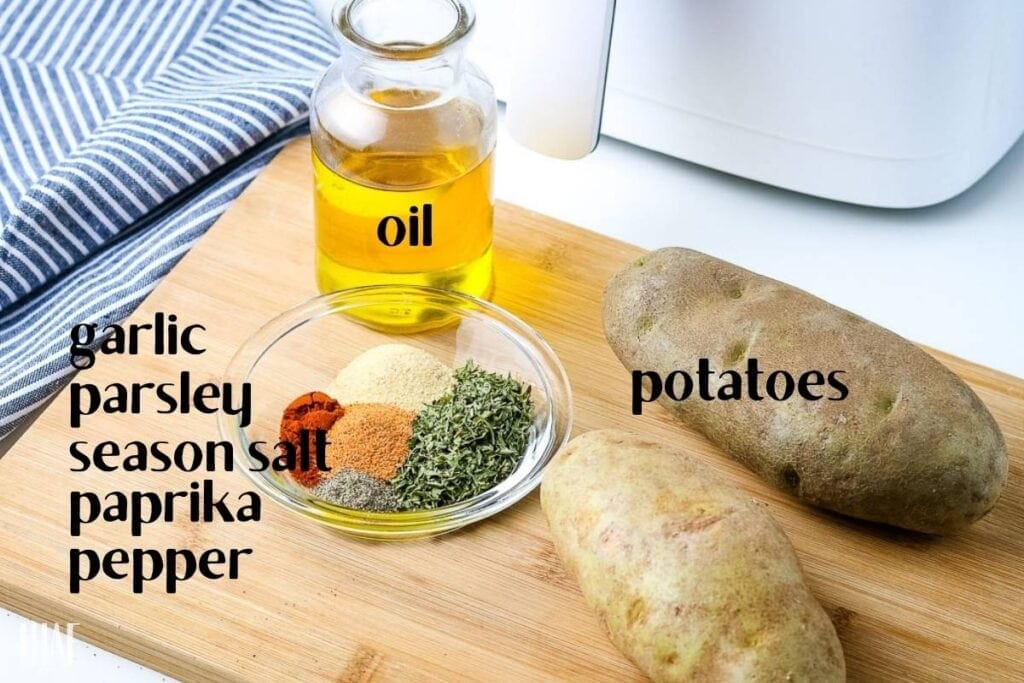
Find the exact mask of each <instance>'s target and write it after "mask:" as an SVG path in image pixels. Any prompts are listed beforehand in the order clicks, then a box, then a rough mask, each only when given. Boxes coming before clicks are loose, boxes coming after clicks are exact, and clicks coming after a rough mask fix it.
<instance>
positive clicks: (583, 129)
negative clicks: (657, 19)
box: [506, 0, 615, 159]
mask: <svg viewBox="0 0 1024 683" xmlns="http://www.w3.org/2000/svg"><path fill="white" fill-rule="evenodd" d="M516 12H517V14H516V32H515V36H516V46H517V49H516V55H515V63H514V67H513V71H512V87H511V90H510V92H509V97H508V116H507V119H506V120H507V122H508V127H509V131H510V132H511V133H512V137H513V138H515V139H516V140H517V141H519V142H520V143H522V144H523V145H525V146H527V147H529V148H531V149H533V150H536V151H538V152H540V153H542V154H546V155H548V156H553V157H558V158H560V159H579V158H580V157H583V156H586V155H587V154H589V153H590V152H592V151H593V150H594V147H595V146H597V140H598V136H599V135H600V133H601V110H602V108H603V106H604V89H605V77H606V75H607V72H608V51H609V49H610V47H611V36H612V22H613V17H614V14H615V0H558V1H557V2H550V0H520V1H519V2H517V3H516Z"/></svg>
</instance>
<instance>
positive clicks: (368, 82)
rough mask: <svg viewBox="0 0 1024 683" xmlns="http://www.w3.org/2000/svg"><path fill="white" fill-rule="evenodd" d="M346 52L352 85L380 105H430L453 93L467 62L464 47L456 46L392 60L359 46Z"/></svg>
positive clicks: (349, 81)
mask: <svg viewBox="0 0 1024 683" xmlns="http://www.w3.org/2000/svg"><path fill="white" fill-rule="evenodd" d="M346 52H347V54H345V55H343V58H342V59H343V64H344V74H345V80H346V81H347V82H348V85H349V87H350V88H352V90H354V91H355V92H357V93H359V94H360V95H363V96H367V97H370V98H372V99H374V100H375V101H377V103H378V104H383V105H385V106H393V107H408V106H418V105H420V104H427V103H428V102H429V101H430V100H434V99H437V98H439V97H442V96H444V95H447V94H450V93H451V92H452V91H453V90H454V89H455V88H456V87H457V85H458V83H459V82H460V80H461V78H462V75H463V70H464V65H465V60H464V58H463V50H462V49H455V48H454V47H453V48H450V49H448V50H446V51H444V52H442V53H440V54H437V55H433V56H430V57H426V58H422V59H389V58H387V57H384V56H379V55H371V54H365V53H363V52H361V51H360V50H357V49H350V50H347V51H346ZM414 93H419V96H415V95H414ZM386 100H390V101H386ZM420 100H423V101H420Z"/></svg>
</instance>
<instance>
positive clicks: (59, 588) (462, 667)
mask: <svg viewBox="0 0 1024 683" xmlns="http://www.w3.org/2000/svg"><path fill="white" fill-rule="evenodd" d="M310 182H311V181H310V164H309V158H308V141H299V142H296V143H294V144H293V145H291V146H290V147H289V148H287V149H286V150H285V151H284V152H283V153H282V154H281V155H280V156H279V157H278V158H277V159H276V160H275V161H274V162H273V164H272V165H271V166H270V167H269V168H268V169H267V170H266V171H265V172H264V173H263V174H262V175H261V176H260V177H259V178H258V179H257V180H256V181H255V182H254V183H253V185H252V186H251V187H250V188H249V189H248V190H247V191H246V192H245V194H244V195H243V196H242V197H241V199H239V201H238V202H237V203H236V204H235V205H234V206H233V207H232V208H231V209H230V210H229V211H228V213H227V214H226V215H225V216H224V217H223V218H222V219H221V220H220V221H219V222H218V223H217V224H216V225H215V226H214V227H213V228H212V229H211V231H210V232H209V234H207V235H206V236H205V237H204V238H203V239H202V240H201V241H200V243H199V244H198V246H197V247H196V248H195V249H193V250H192V252H191V253H190V254H189V255H188V256H187V257H186V258H185V259H184V260H183V261H182V262H181V263H180V264H179V265H178V266H177V267H176V268H175V270H174V271H173V273H172V274H171V275H170V277H169V278H168V279H167V280H166V281H165V282H163V283H162V284H161V285H160V286H159V287H158V288H157V289H156V290H155V292H154V293H153V294H152V295H151V296H150V297H149V298H148V299H147V300H146V302H145V304H144V305H143V306H142V307H141V309H140V310H139V311H137V312H136V313H135V315H134V316H133V319H134V320H137V321H146V320H151V319H152V316H153V314H154V313H155V312H156V311H165V312H169V313H170V312H174V313H177V314H178V315H179V316H180V317H182V318H183V319H187V320H190V321H197V322H201V323H203V324H205V325H206V326H207V327H208V328H209V331H208V332H207V334H206V335H205V337H204V339H205V340H206V342H207V348H208V351H207V353H205V354H204V355H202V356H199V357H196V358H194V359H188V358H184V357H168V356H154V355H151V354H150V355H145V354H144V355H141V356H137V357H129V356H111V357H101V358H100V359H99V361H98V363H97V365H96V367H94V368H92V369H90V370H88V371H87V376H83V379H86V380H88V381H90V382H94V383H97V384H100V385H104V384H106V383H108V382H112V381H153V382H159V381H161V380H165V379H168V380H169V379H174V378H176V377H177V375H178V373H179V372H180V370H181V369H183V367H188V368H189V369H191V370H193V372H194V374H195V376H196V377H197V378H201V379H206V380H217V379H219V377H220V375H221V373H222V371H223V369H224V368H225V366H226V364H227V361H228V359H229V358H230V356H231V355H232V354H233V352H234V351H235V350H236V348H237V347H238V345H239V344H240V343H241V342H242V341H243V340H244V339H245V338H246V337H247V336H248V335H249V334H250V333H251V332H252V331H253V330H254V329H255V328H256V327H257V326H259V325H260V324H262V323H263V322H265V321H266V320H267V319H268V318H270V317H271V316H272V315H274V314H275V313H277V312H279V311H281V310H283V309H285V308H287V307H289V306H291V305H293V304H295V303H297V302H298V301H300V300H302V299H304V298H306V297H308V296H310V295H313V294H314V293H315V288H314V282H313V266H312V255H313V248H312V241H313V236H312V228H311V225H312V215H311V214H312V208H311V204H312V202H311V197H310V195H311V191H310ZM496 240H497V241H496V253H497V265H496V268H497V283H496V290H495V297H494V299H495V301H496V302H497V303H498V304H500V305H501V306H504V307H506V308H507V309H509V310H511V311H512V312H513V313H515V314H517V315H518V316H520V317H521V318H523V319H524V320H526V321H527V322H528V323H530V324H531V325H533V326H534V327H535V328H536V329H537V330H538V331H539V332H540V333H541V334H542V335H543V336H544V337H545V338H546V339H547V340H548V341H549V342H550V343H551V345H552V346H553V347H554V349H555V350H556V351H557V352H558V354H559V355H560V357H561V358H562V360H563V362H564V363H565V366H566V368H567V370H568V374H569V377H570V379H571V381H572V385H573V389H574V392H575V419H576V427H575V431H576V432H577V433H579V432H583V431H587V430H590V429H594V428H599V427H609V426H618V427H623V428H627V429H632V430H636V431H641V432H644V433H646V434H648V435H650V436H651V437H653V438H656V439H661V440H664V441H666V442H670V443H674V444H676V445H678V446H681V447H683V448H686V449H688V450H690V451H692V452H694V453H696V454H698V455H699V456H700V457H701V458H703V459H704V460H705V461H706V462H707V463H708V464H709V465H710V466H711V467H713V468H714V469H716V470H718V471H720V472H722V473H724V474H725V475H726V476H727V477H728V478H729V479H731V480H732V481H734V482H736V483H737V484H738V485H739V486H741V487H743V488H744V489H745V490H746V491H748V492H749V493H750V494H751V495H752V496H754V497H756V498H758V499H760V500H763V501H766V502H767V503H768V505H769V506H770V509H771V511H772V513H773V514H774V515H775V516H776V518H777V519H778V520H779V522H780V523H781V524H782V526H783V527H784V529H785V530H786V532H787V533H788V534H789V537H790V538H791V539H792V542H793V545H794V546H795V547H796V550H797V552H798V554H799V556H800V559H801V561H802V563H803V566H804V568H805V571H806V574H807V577H808V581H809V584H810V586H811V588H812V590H813V591H814V593H815V594H816V595H817V596H818V597H819V599H820V600H821V602H822V603H823V604H824V605H825V607H826V609H827V610H828V611H829V613H830V615H831V616H832V619H833V621H834V623H835V625H836V628H837V630H838V632H839V636H840V638H841V640H842V643H843V647H844V649H845V654H846V662H847V667H848V670H849V674H850V679H851V680H889V681H892V680H920V681H925V680H959V681H965V680H971V681H993V680H1022V679H1024V654H1022V653H1024V585H1022V584H1024V571H1022V567H1024V564H1022V562H1024V381H1022V380H1020V379H1017V378H1014V377H1010V376H1007V375H1004V374H1001V373H999V372H996V371H993V370H988V369H985V368H982V367H978V366H976V365H972V364H971V363H967V362H965V361H962V360H958V359H956V358H953V357H950V356H947V355H944V354H941V353H936V354H935V355H936V356H937V357H938V358H939V360H941V361H942V362H943V363H945V364H946V365H948V366H949V367H950V368H952V369H953V370H954V371H955V372H957V373H958V374H959V375H960V376H961V377H963V378H964V379H966V380H967V381H968V382H969V383H970V384H971V386H972V387H974V389H975V390H976V391H977V392H978V394H979V395H980V396H981V398H982V399H983V400H984V401H985V403H986V404H987V405H988V406H989V408H990V409H991V410H992V412H993V414H994V415H995V417H996V420H997V421H998V422H999V424H1000V426H1001V427H1002V429H1003V433H1004V434H1005V436H1006V441H1007V444H1008V446H1009V449H1010V454H1011V469H1010V478H1009V482H1008V484H1007V487H1006V490H1005V493H1004V494H1003V497H1002V500H1001V501H1000V502H999V504H998V505H997V506H996V508H995V510H994V511H993V512H992V513H991V514H990V515H989V516H988V517H987V518H985V519H984V520H982V521H981V522H980V523H978V524H976V525H975V526H973V527H972V528H971V529H969V530H968V531H967V532H966V533H963V534H961V535H959V536H956V537H953V538H944V539H930V538H925V537H922V536H918V535H913V534H908V533H904V532H899V531H896V530H892V529H885V528H880V527H876V526H871V525H867V524H862V523H858V522H855V521H851V520H847V519H842V518H839V517H837V516H834V515H831V514H828V513H825V512H821V511H817V510H814V509H811V508H808V507H805V506H803V505H801V504H799V503H797V502H796V501H795V500H794V499H792V498H790V497H788V496H786V495H785V494H782V493H780V492H777V491H775V490H774V489H771V488H769V487H768V486H767V485H765V484H763V483H762V482H760V481H759V480H758V479H756V478H755V477H754V476H753V475H751V474H750V473H748V472H746V471H745V470H744V469H743V468H742V467H740V466H739V465H738V464H736V463H734V462H732V461H731V460H729V459H728V458H727V457H726V456H725V455H723V454H722V453H721V452H720V451H718V450H717V449H716V448H714V447H712V446H711V445H709V444H708V443H707V442H706V441H704V439H702V438H701V437H700V436H698V435H696V434H694V433H692V432H690V431H688V430H686V429H685V428H683V427H681V426H679V425H678V424H676V423H675V422H673V421H672V420H671V419H670V418H669V417H668V415H667V414H666V413H665V412H663V411H662V410H661V409H660V408H654V409H652V410H650V411H649V415H645V416H644V417H642V418H636V417H632V416H631V415H630V414H629V401H628V397H629V381H628V375H627V373H626V372H625V371H624V370H623V369H622V367H621V366H620V365H619V363H618V362H617V361H616V359H615V358H614V356H613V355H612V353H611V351H610V350H609V349H608V347H607V345H606V344H605V342H604V340H603V336H602V333H601V325H600V300H601V292H602V288H603V285H604V283H605V281H606V280H607V278H608V277H609V276H610V275H611V274H612V273H613V272H614V271H615V270H616V269H617V268H619V267H620V266H621V265H623V264H624V263H625V262H627V261H628V260H630V259H631V258H634V257H635V256H636V255H637V254H638V253H639V250H638V249H637V248H635V247H633V246H629V245H626V244H622V243H620V242H616V241H613V240H611V239H607V238H604V237H601V236H598V235H595V234H592V233H590V232H587V231H584V230H581V229H579V228H575V227H571V226H569V225H565V224H562V223H559V222H557V221H554V220H552V219H550V218H546V217H544V216H540V215H537V214H533V213H530V212H527V211H525V210H523V209H519V208H516V207H513V206H508V205H499V207H498V211H497V237H496ZM1007 305H1009V303H1008V304H1007ZM951 324H954V323H952V322H951ZM68 424H69V402H68V397H67V395H66V394H65V395H61V396H58V397H57V399H56V400H55V401H54V402H53V403H52V404H51V405H50V407H49V408H48V409H47V411H46V412H45V413H44V414H43V415H42V416H41V417H40V418H39V419H38V420H37V421H36V423H35V424H34V425H33V426H32V427H31V428H30V429H29V430H28V431H27V433H26V434H25V435H24V436H23V437H22V438H21V439H20V440H19V441H18V442H17V443H16V444H14V446H13V447H12V448H11V449H10V450H9V451H8V453H7V455H6V456H5V457H3V458H2V460H0V483H2V484H3V494H2V496H0V520H2V522H0V602H2V603H3V605H4V606H7V607H9V608H12V609H14V610H16V611H18V612H21V613H23V614H26V615H28V616H30V617H33V618H36V619H46V620H48V621H61V622H66V621H72V622H78V624H79V626H78V627H77V629H76V635H80V636H82V637H84V638H85V639H87V640H89V641H91V642H94V643H97V644H99V645H100V646H102V647H105V648H107V649H110V650H113V651H115V652H118V653H120V654H123V655H125V656H127V657H129V658H131V659H134V660H137V661H139V662H142V663H144V664H146V665H149V666H151V667H154V668H156V669H159V670H161V671H164V672H167V673H168V674H170V675H173V676H177V677H181V678H186V679H196V680H236V679H248V680H252V679H268V680H269V679H272V680H297V679H303V680H306V679H308V680H314V679H323V680H341V681H365V680H371V679H372V680H378V679H379V680H399V679H401V680H435V679H445V680H452V679H456V678H467V679H480V680H485V679H486V680H495V679H501V680H541V679H553V678H558V679H576V680H620V681H621V680H630V679H634V678H638V677H639V674H638V672H637V670H636V669H635V668H634V667H633V665H632V664H631V663H630V662H629V661H627V660H626V659H625V658H624V657H623V656H622V655H621V654H619V653H618V652H617V651H616V650H615V649H614V648H613V647H612V646H611V645H610V643H609V642H608V640H607V638H606V637H605V635H604V633H603V632H602V630H601V627H600V625H599V623H598V621H597V619H596V618H595V616H594V615H593V614H591V613H590V611H589V610H588V609H587V608H586V606H585V605H584V602H583V599H582V597H581V595H580V593H579V590H578V589H577V588H576V586H575V585H574V583H573V581H572V580H571V579H570V578H569V577H567V576H566V575H565V573H564V572H563V570H562V568H561V566H560V565H559V562H558V560H557V558H556V557H555V556H554V555H553V553H552V548H551V544H550V542H549V539H548V531H547V528H546V524H545V521H544V518H543V515H542V514H541V510H540V507H539V505H538V501H537V494H536V493H534V494H532V495H531V496H529V497H528V498H527V499H525V500H524V501H523V502H521V503H519V504H518V505H516V506H515V507H514V508H512V509H510V510H508V511H506V512H504V513H501V514H500V515H498V516H497V517H495V518H492V519H490V520H488V521H485V522H483V523H480V524H477V525H475V526H473V527H471V528H469V529H466V530H464V531H461V532H457V533H454V534H450V535H448V536H443V537H440V538H437V539H435V540H430V541H417V542H407V543H399V544H379V543H378V544H374V543H368V542H361V541H354V540H351V539H348V538H345V537H343V536H340V535H338V534H337V533H335V532H333V531H331V530H329V529H327V528H325V527H321V526H319V525H316V524H314V523H312V522H309V521H307V520H305V519H303V518H300V517H299V516H297V515H295V514H293V513H292V512H290V511H287V510H285V509H283V508H280V507H278V506H276V505H274V504H273V503H271V502H270V501H269V500H267V501H265V502H266V505H265V510H264V518H263V521H262V522H260V523H258V524H219V523H214V524H199V525H196V524H191V523H189V522H187V521H176V522H174V523H168V524H153V525H150V526H149V527H148V528H147V529H146V530H145V531H144V533H143V536H142V538H139V539H133V538H131V537H130V536H129V533H128V529H127V528H126V525H124V524H120V523H110V524H96V525H92V527H88V528H86V530H85V533H84V534H83V536H82V537H81V538H80V539H72V538H71V537H70V536H69V532H68V496H69V491H71V490H92V491H97V492H101V493H103V492H107V491H111V490H118V489H119V490H125V491H131V490H147V489H154V490H178V489H187V488H188V485H189V483H190V482H191V481H192V480H194V479H196V478H197V477H195V476H194V475H189V474H184V473H178V472H168V473H163V474H155V473H148V474H140V473H125V472H117V473H110V474H107V473H101V472H96V471H95V470H90V471H89V472H86V473H72V472H70V471H69V469H70V467H71V466H72V464H73V461H72V459H71V458H70V456H69V455H68V445H69V442H71V441H72V440H74V439H84V440H88V441H90V442H96V441H101V440H104V439H113V440H116V441H121V442H124V441H127V440H130V439H134V438H143V439H146V440H155V439H161V438H162V439H165V440H167V441H170V442H172V443H173V442H175V441H180V440H200V441H204V440H206V439H216V438H219V437H218V436H217V431H216V427H215V418H214V417H213V416H209V415H200V414H196V413H192V414H189V415H176V416H158V415H155V414H152V413H149V414H143V415H139V416H132V417H130V418H125V417H123V416H103V417H94V418H92V419H90V420H88V421H87V422H86V423H85V424H84V425H83V427H82V428H81V429H79V430H76V431H74V432H73V431H72V430H70V429H69V426H68ZM213 478H214V480H215V482H216V485H217V487H218V489H219V490H221V491H231V492H233V493H237V492H239V491H242V490H247V489H251V488H252V486H251V484H250V483H249V481H248V480H247V479H246V478H245V476H244V475H243V474H242V473H241V472H238V471H236V472H230V473H224V472H219V473H216V474H215V475H213ZM76 545H79V546H84V547H90V548H97V549H101V550H103V549H107V548H113V547H129V548H130V547H138V546H142V547H150V548H169V547H189V548H194V549H197V550H201V549H204V548H209V547H223V548H227V547H251V548H253V549H254V553H255V554H254V555H253V556H252V557H251V558H248V561H246V558H243V560H242V573H241V578H240V579H239V580H237V581H208V580H203V579H196V580H193V581H190V582H188V583H186V584H183V585H182V587H181V590H180V591H179V592H178V593H177V594H176V595H167V594H165V593H163V592H162V591H159V590H150V591H147V592H146V593H145V594H143V595H133V594H132V593H131V592H130V588H129V587H128V586H127V585H126V584H125V583H124V582H114V581H111V580H97V581H93V582H91V583H89V584H86V585H85V588H84V590H83V592H82V593H80V594H78V595H70V594H69V593H68V551H69V548H70V547H73V546H76Z"/></svg>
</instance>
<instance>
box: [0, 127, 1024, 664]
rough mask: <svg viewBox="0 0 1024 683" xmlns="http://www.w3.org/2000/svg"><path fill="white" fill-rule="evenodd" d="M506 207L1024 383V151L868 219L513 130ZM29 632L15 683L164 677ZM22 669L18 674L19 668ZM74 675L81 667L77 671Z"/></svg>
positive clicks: (700, 171) (605, 145)
mask: <svg viewBox="0 0 1024 683" xmlns="http://www.w3.org/2000/svg"><path fill="white" fill-rule="evenodd" d="M498 155H499V156H498V163H497V174H498V176H497V195H498V197H500V198H501V199H504V200H507V201H510V202H514V203H516V204H520V205H522V206H525V207H527V208H529V209H533V210H535V211H539V212H541V213H546V214H549V215H551V216H554V217H556V218H560V219H562V220H564V221H567V222H570V223H575V224H578V225H582V226H585V227H588V228H590V229H591V230H595V231H597V232H600V233H603V234H606V235H610V236H613V237H617V238H619V239H622V240H626V241H629V242H633V243H636V244H640V245H642V246H644V247H650V248H655V247H662V246H685V247H690V248H694V249H698V250H701V251H705V252H707V253H710V254H713V255H715V256H718V257H720V258H724V259H726V260H728V261H733V262H734V263H737V264H739V265H742V266H744V267H746V268H749V269H751V270H754V271H757V272H760V273H763V274H765V275H770V276H772V277H775V278H777V279H780V280H784V281H787V282H790V283H792V284H795V285H797V286H799V287H802V288H804V289H807V290H809V291H811V292H813V293H814V294H817V295H819V296H821V297H823V298H825V299H828V300H830V301H832V302H834V303H836V304H838V305H840V306H843V307H845V308H848V309H850V310H852V311H854V312H856V313H859V314H861V315H863V316H865V317H867V318H870V319H871V320H874V321H875V322H878V323H880V324H882V325H884V326H886V327H889V328H891V329H893V330H895V331H897V332H899V333H900V334H902V335H904V336H906V337H908V338H910V339H913V340H915V341H918V342H921V343H924V344H928V345H930V346H932V347H935V348H937V349H941V350H943V351H948V352H950V353H953V354H956V355H958V356H962V357H964V358H967V359H969V360H972V361H975V362H977V363H981V364H983V365H988V366H990V367H993V368H997V369H999V370H1003V371H1005V372H1008V373H1011V374H1014V375H1017V376H1024V355H1022V354H1021V352H1020V350H1021V348H1022V345H1021V338H1022V336H1024V306H1022V305H1021V302H1020V300H1019V297H1020V295H1022V294H1024V267H1022V262H1024V144H1022V143H1021V142H1018V144H1017V145H1016V147H1014V148H1013V149H1012V150H1011V151H1010V152H1009V154H1007V156H1006V157H1005V158H1004V159H1003V160H1002V162H1000V164H999V165H998V166H997V167H996V168H995V169H994V170H993V171H992V172H991V173H990V174H989V175H988V176H986V177H985V178H983V179H982V180H981V181H980V182H979V183H978V184H977V185H976V186H974V187H973V188H971V189H970V190H968V191H967V192H966V193H964V194H963V195H961V196H960V197H958V198H956V199H953V200H951V201H949V202H946V203H945V204H941V205H939V206H936V207H932V208H927V209H917V210H910V211H887V210H876V209H866V208H862V207H855V206H848V205H843V204H837V203H834V202H828V201H824V200H818V199H813V198H810V197H805V196H802V195H798V194H795V193H792V192H787V191H784V190H778V189H774V188H771V187H767V186H764V185H760V184H757V183H754V182H750V181H746V180H742V179H739V178H735V177H731V176H727V175H724V174H721V173H717V172H715V171H711V170H708V169H705V168H701V167H699V166H695V165H693V164H689V163H686V162H683V161H679V160H676V159H671V158H668V157H665V156H662V155H659V154H655V153H651V152H647V151H645V150H640V149H637V148H635V147H632V146H630V145H626V144H624V143H621V142H617V141H615V140H604V141H603V142H602V144H601V146H600V147H599V148H598V150H597V151H596V152H595V153H594V154H592V155H591V156H589V157H587V158H586V159H583V160H581V161H574V162H565V161H556V160H552V159H547V158H544V157H541V156H539V155H536V154H534V153H532V152H529V151H527V150H525V149H523V148H522V147H519V146H518V145H516V144H515V143H513V142H512V141H511V140H509V139H508V137H507V134H506V133H505V132H504V129H502V133H501V138H500V140H499V150H498ZM28 625H29V622H28V620H26V619H23V618H21V617H19V616H16V615H13V614H10V613H8V612H5V611H3V610H0V659H3V661H4V662H5V672H4V677H5V678H8V680H66V679H70V678H71V674H70V672H71V671H72V670H73V671H74V678H75V680H78V681H148V680H164V679H163V677H161V676H159V675H158V674H155V673H154V672H151V671H149V670H147V669H145V668H143V667H140V666H138V665H136V664H134V663H132V662H128V661H126V660H124V659H122V658H120V657H117V656H115V655H112V654H110V653H107V652H105V651H103V650H99V649H97V648H94V647H91V646H89V645H86V644H85V643H82V642H79V641H76V643H75V648H74V658H75V659H74V663H73V665H69V664H67V663H66V662H65V661H64V660H63V659H62V658H61V657H51V658H50V659H49V661H48V662H45V663H43V662H39V661H38V660H35V661H34V660H33V659H32V658H31V657H29V656H28V655H27V654H26V653H25V652H24V651H23V650H22V648H23V644H24V643H25V639H24V636H23V631H24V629H25V628H26V627H27V626H28ZM12 667H13V670H12ZM72 667H73V668H72Z"/></svg>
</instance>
